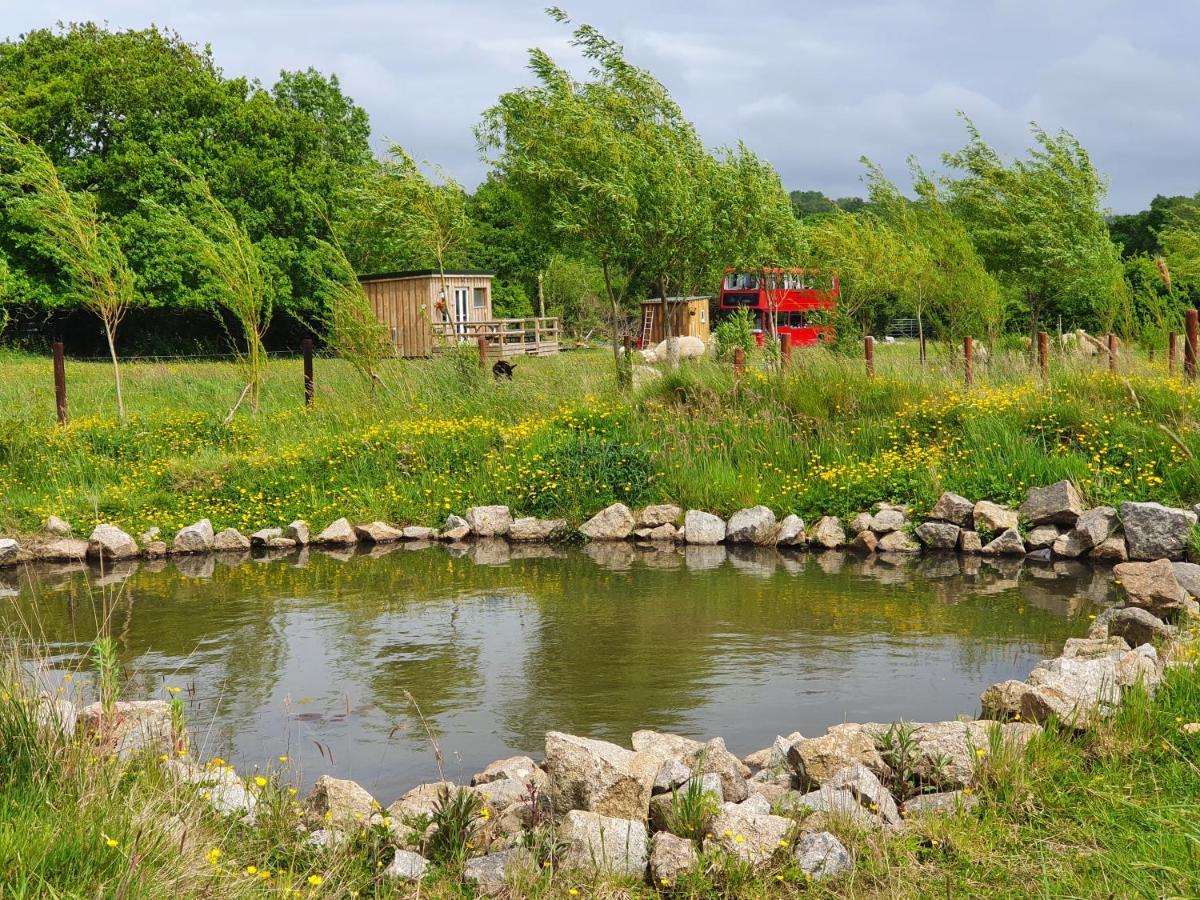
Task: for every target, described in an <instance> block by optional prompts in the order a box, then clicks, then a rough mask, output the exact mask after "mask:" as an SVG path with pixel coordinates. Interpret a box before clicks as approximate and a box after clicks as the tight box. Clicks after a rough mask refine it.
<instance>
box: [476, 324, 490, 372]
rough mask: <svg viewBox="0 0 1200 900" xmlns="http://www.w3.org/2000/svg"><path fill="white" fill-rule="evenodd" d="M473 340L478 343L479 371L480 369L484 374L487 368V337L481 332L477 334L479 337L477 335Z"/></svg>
mask: <svg viewBox="0 0 1200 900" xmlns="http://www.w3.org/2000/svg"><path fill="white" fill-rule="evenodd" d="M475 342H476V344H478V346H479V371H480V372H483V373H484V374H485V375H486V374H487V368H488V363H487V359H488V345H487V338H486V337H484V336H483V335H482V334H481V335H479V337H478V338H476V341H475Z"/></svg>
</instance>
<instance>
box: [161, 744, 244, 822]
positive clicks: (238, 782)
mask: <svg viewBox="0 0 1200 900" xmlns="http://www.w3.org/2000/svg"><path fill="white" fill-rule="evenodd" d="M163 768H164V769H165V770H166V772H167V774H168V775H169V776H170V777H171V778H173V779H175V781H177V782H179V783H180V784H189V785H192V786H193V787H195V788H196V789H197V790H198V791H199V792H200V798H201V799H202V800H205V801H206V802H207V803H208V804H209V806H211V807H212V808H213V809H214V810H216V811H217V812H218V813H220V814H221V815H223V816H233V815H237V816H246V815H253V813H254V811H255V809H256V807H257V806H258V798H257V797H255V796H254V795H253V794H251V793H250V792H249V791H248V790H246V785H245V783H244V782H243V781H242V779H240V778H238V776H237V773H236V772H234V771H233V770H232V769H231V768H229V767H228V766H201V765H197V764H196V763H195V762H193V761H192V760H190V759H180V758H179V757H177V756H175V757H169V758H168V759H166V760H165V761H164V762H163Z"/></svg>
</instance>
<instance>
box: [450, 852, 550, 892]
mask: <svg viewBox="0 0 1200 900" xmlns="http://www.w3.org/2000/svg"><path fill="white" fill-rule="evenodd" d="M535 866H536V862H535V860H534V858H533V854H532V853H530V852H529V851H528V850H526V849H525V848H524V847H509V848H508V849H507V850H500V851H498V852H496V853H489V854H487V856H473V857H471V858H470V859H468V860H467V861H466V863H465V864H464V865H463V880H464V881H466V882H467V883H468V884H473V885H475V886H476V887H477V888H478V889H479V891H480V892H481V893H483V894H485V895H486V894H497V893H501V892H503V891H504V889H505V887H506V885H507V882H508V878H509V873H511V872H512V871H513V870H514V869H524V870H527V871H530V872H532V871H533V870H534V868H535Z"/></svg>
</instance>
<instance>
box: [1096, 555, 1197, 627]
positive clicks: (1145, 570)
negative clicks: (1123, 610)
mask: <svg viewBox="0 0 1200 900" xmlns="http://www.w3.org/2000/svg"><path fill="white" fill-rule="evenodd" d="M1113 576H1114V578H1116V579H1117V580H1118V581H1119V582H1120V584H1121V588H1122V589H1123V590H1124V591H1125V602H1126V604H1127V605H1129V606H1137V607H1141V608H1142V609H1147V610H1149V611H1150V612H1152V613H1154V614H1155V615H1158V616H1161V615H1163V614H1164V613H1170V612H1174V611H1175V610H1178V609H1181V608H1182V607H1183V604H1184V601H1185V600H1186V599H1187V594H1186V593H1185V592H1184V590H1183V588H1182V587H1180V586H1179V582H1178V581H1177V580H1176V578H1175V569H1174V568H1173V567H1172V565H1171V563H1170V561H1169V560H1166V559H1158V560H1155V561H1154V562H1123V563H1118V564H1117V565H1115V566H1113Z"/></svg>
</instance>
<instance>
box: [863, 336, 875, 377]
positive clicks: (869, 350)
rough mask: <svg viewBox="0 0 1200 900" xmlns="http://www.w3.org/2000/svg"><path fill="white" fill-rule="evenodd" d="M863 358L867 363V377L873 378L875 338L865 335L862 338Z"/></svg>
mask: <svg viewBox="0 0 1200 900" xmlns="http://www.w3.org/2000/svg"><path fill="white" fill-rule="evenodd" d="M863 357H864V358H865V359H866V361H867V377H868V378H874V377H875V338H873V337H872V336H871V335H869V334H868V335H867V336H866V337H864V338H863Z"/></svg>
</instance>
